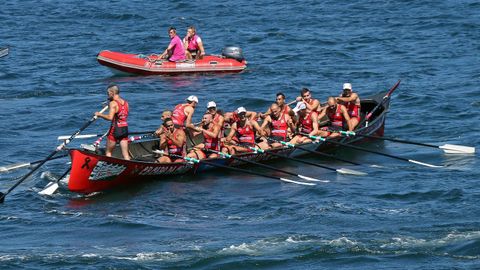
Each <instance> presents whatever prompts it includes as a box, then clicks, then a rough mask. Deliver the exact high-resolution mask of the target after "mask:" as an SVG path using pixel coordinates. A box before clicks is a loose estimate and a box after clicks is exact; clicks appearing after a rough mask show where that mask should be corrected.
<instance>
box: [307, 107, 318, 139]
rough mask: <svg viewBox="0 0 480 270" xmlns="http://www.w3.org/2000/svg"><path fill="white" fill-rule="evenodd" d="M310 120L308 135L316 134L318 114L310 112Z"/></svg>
mask: <svg viewBox="0 0 480 270" xmlns="http://www.w3.org/2000/svg"><path fill="white" fill-rule="evenodd" d="M310 117H311V120H312V127H313V128H312V132H310V134H309V135H314V136H315V135H318V114H316V113H312V114H311V116H310Z"/></svg>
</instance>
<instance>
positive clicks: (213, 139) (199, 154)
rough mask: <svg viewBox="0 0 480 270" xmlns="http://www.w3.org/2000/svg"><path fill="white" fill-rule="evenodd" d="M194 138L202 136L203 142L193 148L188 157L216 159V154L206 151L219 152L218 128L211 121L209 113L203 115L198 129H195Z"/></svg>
mask: <svg viewBox="0 0 480 270" xmlns="http://www.w3.org/2000/svg"><path fill="white" fill-rule="evenodd" d="M194 130H195V131H194V132H193V135H194V136H197V135H199V134H202V135H203V142H202V143H200V144H197V145H195V146H194V148H193V149H192V150H190V153H188V155H187V156H188V157H191V158H196V159H204V158H207V157H208V158H216V157H218V154H216V153H213V152H209V151H208V150H214V151H220V138H219V133H220V126H219V125H218V124H217V123H215V122H214V121H213V117H212V115H211V114H210V113H205V114H204V115H203V118H202V122H201V123H200V126H199V127H195V129H194Z"/></svg>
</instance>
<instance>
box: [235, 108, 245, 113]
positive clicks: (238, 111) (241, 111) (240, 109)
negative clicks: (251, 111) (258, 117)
mask: <svg viewBox="0 0 480 270" xmlns="http://www.w3.org/2000/svg"><path fill="white" fill-rule="evenodd" d="M246 112H247V110H246V109H245V108H244V107H238V109H237V113H238V114H240V113H246Z"/></svg>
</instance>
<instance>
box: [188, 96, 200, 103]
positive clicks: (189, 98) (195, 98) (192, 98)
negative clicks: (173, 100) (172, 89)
mask: <svg viewBox="0 0 480 270" xmlns="http://www.w3.org/2000/svg"><path fill="white" fill-rule="evenodd" d="M187 100H188V101H195V102H196V103H198V98H197V96H194V95H191V96H189V97H188V98H187Z"/></svg>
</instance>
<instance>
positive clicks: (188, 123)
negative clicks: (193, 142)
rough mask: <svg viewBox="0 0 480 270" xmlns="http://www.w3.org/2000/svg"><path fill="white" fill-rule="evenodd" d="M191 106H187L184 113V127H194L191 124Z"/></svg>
mask: <svg viewBox="0 0 480 270" xmlns="http://www.w3.org/2000/svg"><path fill="white" fill-rule="evenodd" d="M193 112H194V111H193V108H192V107H187V108H186V109H185V113H186V114H187V119H186V120H185V127H186V128H191V129H195V126H194V125H193V124H192V116H193Z"/></svg>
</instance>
